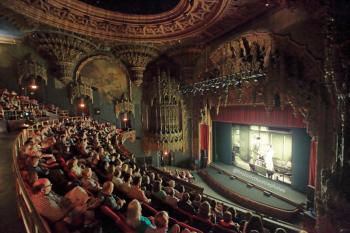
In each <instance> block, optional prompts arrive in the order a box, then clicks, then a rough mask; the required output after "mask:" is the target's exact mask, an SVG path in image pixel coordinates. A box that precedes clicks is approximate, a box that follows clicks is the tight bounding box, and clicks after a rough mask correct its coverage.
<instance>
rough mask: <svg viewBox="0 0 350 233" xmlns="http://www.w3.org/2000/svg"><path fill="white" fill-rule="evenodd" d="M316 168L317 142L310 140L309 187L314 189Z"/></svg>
mask: <svg viewBox="0 0 350 233" xmlns="http://www.w3.org/2000/svg"><path fill="white" fill-rule="evenodd" d="M316 166H317V141H316V140H314V139H312V140H311V145H310V162H309V185H310V186H312V187H315V184H316Z"/></svg>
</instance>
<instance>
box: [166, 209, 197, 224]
mask: <svg viewBox="0 0 350 233" xmlns="http://www.w3.org/2000/svg"><path fill="white" fill-rule="evenodd" d="M170 214H171V215H172V216H173V217H174V218H176V219H177V220H178V221H182V222H191V221H192V217H193V215H192V214H190V213H188V212H186V211H184V210H182V209H180V208H173V209H172V210H171V211H170Z"/></svg>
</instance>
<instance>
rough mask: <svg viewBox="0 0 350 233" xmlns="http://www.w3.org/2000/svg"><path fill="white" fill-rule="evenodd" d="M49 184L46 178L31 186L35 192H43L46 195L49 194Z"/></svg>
mask: <svg viewBox="0 0 350 233" xmlns="http://www.w3.org/2000/svg"><path fill="white" fill-rule="evenodd" d="M51 186H52V184H51V182H50V180H49V179H47V178H39V179H38V180H37V181H35V182H34V184H33V189H34V191H35V192H43V193H44V194H48V193H49V192H51Z"/></svg>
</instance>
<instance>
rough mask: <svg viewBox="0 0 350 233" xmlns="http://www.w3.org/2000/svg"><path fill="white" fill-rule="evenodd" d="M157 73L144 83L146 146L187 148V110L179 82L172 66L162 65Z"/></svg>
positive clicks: (144, 141) (158, 148)
mask: <svg viewBox="0 0 350 233" xmlns="http://www.w3.org/2000/svg"><path fill="white" fill-rule="evenodd" d="M157 73H158V74H157V75H156V77H153V80H152V81H151V82H150V83H147V84H148V86H146V87H144V88H145V89H146V90H147V92H146V93H144V96H143V97H144V98H143V101H144V103H143V105H144V108H145V111H144V112H143V115H144V119H145V120H144V122H143V127H144V129H145V131H144V138H143V149H144V151H145V153H149V152H150V151H164V150H166V151H169V150H171V151H179V150H180V151H183V150H184V148H185V142H184V141H185V138H184V137H185V136H184V128H185V123H184V119H185V114H186V113H185V110H184V105H183V101H182V96H181V94H180V90H179V84H178V83H177V81H176V80H175V77H173V76H171V74H170V71H169V70H166V71H165V70H162V71H160V69H159V68H158V70H157Z"/></svg>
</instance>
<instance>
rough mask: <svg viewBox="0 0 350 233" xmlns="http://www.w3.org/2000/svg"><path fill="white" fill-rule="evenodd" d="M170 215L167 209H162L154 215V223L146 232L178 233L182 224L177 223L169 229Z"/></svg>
mask: <svg viewBox="0 0 350 233" xmlns="http://www.w3.org/2000/svg"><path fill="white" fill-rule="evenodd" d="M168 225H169V215H168V213H167V212H166V211H160V212H158V213H157V214H156V215H155V216H154V225H151V226H149V227H148V228H147V229H146V233H178V232H180V226H179V225H177V224H175V225H173V226H172V227H171V229H170V230H169V231H168Z"/></svg>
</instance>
